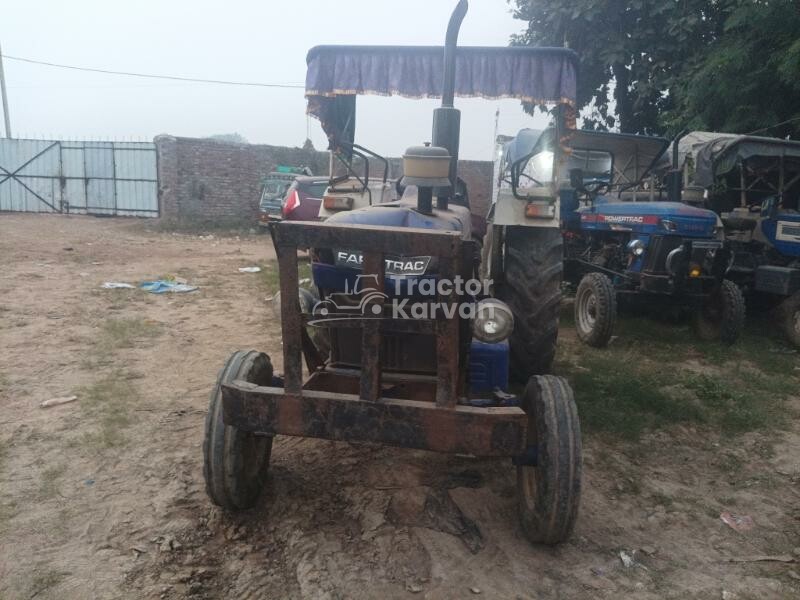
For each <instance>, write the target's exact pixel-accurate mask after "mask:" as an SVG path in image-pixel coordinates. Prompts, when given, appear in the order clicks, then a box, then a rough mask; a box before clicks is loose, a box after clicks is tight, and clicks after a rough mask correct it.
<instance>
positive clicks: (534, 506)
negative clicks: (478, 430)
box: [517, 375, 582, 544]
mask: <svg viewBox="0 0 800 600" xmlns="http://www.w3.org/2000/svg"><path fill="white" fill-rule="evenodd" d="M522 408H523V410H524V411H525V413H526V414H527V415H528V440H527V441H528V452H527V453H526V455H527V456H528V457H529V459H530V460H531V461H532V462H534V463H535V466H533V465H525V466H518V467H517V504H518V507H519V515H520V520H521V522H522V530H523V531H524V532H525V536H526V537H527V538H528V540H530V541H531V542H533V543H537V544H558V543H560V542H563V541H564V540H566V539H567V537H569V534H570V533H571V532H572V528H573V527H574V525H575V520H576V518H577V516H578V504H579V503H580V495H581V468H582V459H581V428H580V422H579V420H578V409H577V407H576V406H575V399H574V398H573V395H572V390H571V389H570V387H569V384H568V383H567V382H566V380H565V379H563V378H562V377H555V376H553V375H540V376H534V377H531V379H530V381H528V385H527V386H526V387H525V393H524V395H523V398H522Z"/></svg>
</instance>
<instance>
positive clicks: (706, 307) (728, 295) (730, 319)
mask: <svg viewBox="0 0 800 600" xmlns="http://www.w3.org/2000/svg"><path fill="white" fill-rule="evenodd" d="M744 318H745V304H744V296H742V291H741V290H740V289H739V286H737V285H736V284H735V283H734V282H732V281H730V280H729V279H723V281H722V285H720V287H719V290H717V291H716V292H715V293H714V294H712V295H711V296H710V297H709V298H707V299H706V301H705V302H704V303H703V305H702V306H701V307H700V308H699V309H698V310H697V311H695V313H694V318H693V320H692V326H693V329H694V331H695V334H696V335H697V337H699V338H700V339H701V340H705V341H715V340H719V341H720V342H722V343H723V344H727V345H731V344H733V343H735V342H736V340H738V339H739V336H740V335H741V333H742V328H743V327H744Z"/></svg>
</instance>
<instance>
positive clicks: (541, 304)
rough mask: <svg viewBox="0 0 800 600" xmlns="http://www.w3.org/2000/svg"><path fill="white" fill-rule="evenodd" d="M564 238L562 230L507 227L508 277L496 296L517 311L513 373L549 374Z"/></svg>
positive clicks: (517, 377)
mask: <svg viewBox="0 0 800 600" xmlns="http://www.w3.org/2000/svg"><path fill="white" fill-rule="evenodd" d="M562 245H563V239H562V237H561V231H560V230H559V229H558V228H544V227H522V226H514V227H511V226H509V227H506V228H505V256H504V259H505V260H504V261H503V263H504V264H503V267H504V269H503V270H504V272H503V281H502V284H501V285H500V286H499V287H498V290H497V296H498V298H500V299H501V300H503V301H504V302H506V303H507V304H508V305H509V307H510V308H511V312H512V313H513V315H514V331H513V332H512V333H511V337H510V339H509V344H510V346H511V377H512V378H513V379H515V380H517V381H527V380H528V378H529V377H530V376H531V375H541V374H544V373H549V372H550V370H551V368H552V365H553V359H554V358H555V354H556V341H557V340H558V318H559V310H560V308H561V275H562V272H563V268H564V267H563V264H564V256H563V250H562Z"/></svg>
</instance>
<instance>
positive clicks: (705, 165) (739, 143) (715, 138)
mask: <svg viewBox="0 0 800 600" xmlns="http://www.w3.org/2000/svg"><path fill="white" fill-rule="evenodd" d="M754 156H765V157H780V156H787V157H795V158H800V142H798V141H792V140H782V139H779V138H768V137H758V136H748V135H738V134H735V133H718V132H713V131H693V132H691V133H689V134H687V135H685V136H684V137H682V138H681V139H680V141H679V142H678V166H679V167H681V168H682V167H683V165H684V163H685V162H686V160H687V159H691V160H693V161H694V175H693V178H692V182H693V183H694V184H695V185H698V186H701V187H710V186H711V185H712V184H713V183H714V179H715V178H716V177H719V176H721V175H725V174H727V173H729V172H731V171H732V170H734V169H735V168H736V167H737V166H738V165H739V164H740V163H741V161H743V160H747V159H748V158H752V157H754ZM671 157H672V152H671V151H670V152H668V153H666V154H665V155H664V156H663V157H662V160H661V161H660V164H659V170H667V169H670V168H671V167H672V163H671Z"/></svg>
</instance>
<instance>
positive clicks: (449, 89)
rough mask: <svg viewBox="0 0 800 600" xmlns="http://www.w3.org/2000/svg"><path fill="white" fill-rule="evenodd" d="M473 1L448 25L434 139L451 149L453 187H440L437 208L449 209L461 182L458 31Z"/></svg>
mask: <svg viewBox="0 0 800 600" xmlns="http://www.w3.org/2000/svg"><path fill="white" fill-rule="evenodd" d="M468 9H469V2H468V1H467V0H459V3H458V4H457V5H456V7H455V9H454V10H453V14H451V15H450V22H449V23H448V25H447V35H446V36H445V44H444V77H443V81H442V106H441V107H440V108H437V109H436V110H434V111H433V134H432V136H431V140H432V142H433V145H434V146H440V147H442V148H447V151H448V152H449V153H450V172H449V175H448V179H449V180H450V189H449V190H445V189H441V188H440V189H439V192H438V194H437V198H436V207H437V208H438V209H441V210H447V207H448V203H449V199H450V196H451V195H454V194H455V190H456V182H457V181H458V146H459V142H460V133H461V111H460V110H458V109H457V108H454V106H453V101H454V99H455V91H456V49H457V47H458V33H459V31H460V30H461V23H462V22H463V21H464V17H465V16H466V15H467V10H468Z"/></svg>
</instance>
